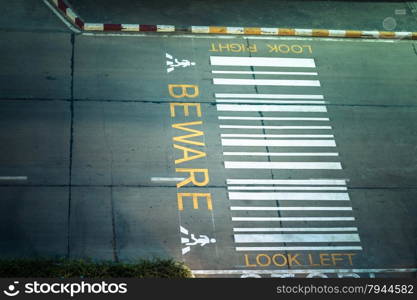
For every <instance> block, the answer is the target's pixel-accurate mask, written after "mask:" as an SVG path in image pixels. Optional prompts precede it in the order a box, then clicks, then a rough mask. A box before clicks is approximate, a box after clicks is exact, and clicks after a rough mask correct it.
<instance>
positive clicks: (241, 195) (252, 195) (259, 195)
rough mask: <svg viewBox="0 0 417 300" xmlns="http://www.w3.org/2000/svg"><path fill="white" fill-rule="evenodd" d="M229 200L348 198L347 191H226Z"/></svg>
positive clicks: (339, 199)
mask: <svg viewBox="0 0 417 300" xmlns="http://www.w3.org/2000/svg"><path fill="white" fill-rule="evenodd" d="M228 194H229V199H230V200H338V201H343V200H349V194H348V193H333V192H330V193H295V192H289V193H285V192H282V193H280V192H277V193H267V192H228Z"/></svg>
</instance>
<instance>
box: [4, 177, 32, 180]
mask: <svg viewBox="0 0 417 300" xmlns="http://www.w3.org/2000/svg"><path fill="white" fill-rule="evenodd" d="M0 180H28V177H27V176H0Z"/></svg>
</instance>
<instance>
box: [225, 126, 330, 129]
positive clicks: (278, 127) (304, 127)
mask: <svg viewBox="0 0 417 300" xmlns="http://www.w3.org/2000/svg"><path fill="white" fill-rule="evenodd" d="M219 127H220V128H221V129H317V130H324V129H325V130H329V129H332V126H254V125H219Z"/></svg>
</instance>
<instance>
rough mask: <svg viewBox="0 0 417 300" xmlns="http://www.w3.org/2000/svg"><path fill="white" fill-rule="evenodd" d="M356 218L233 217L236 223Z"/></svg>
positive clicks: (351, 218) (346, 219) (352, 218)
mask: <svg viewBox="0 0 417 300" xmlns="http://www.w3.org/2000/svg"><path fill="white" fill-rule="evenodd" d="M354 220H355V218H354V217H232V221H234V222H276V221H322V222H324V221H326V222H327V221H354Z"/></svg>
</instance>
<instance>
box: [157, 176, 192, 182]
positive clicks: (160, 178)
mask: <svg viewBox="0 0 417 300" xmlns="http://www.w3.org/2000/svg"><path fill="white" fill-rule="evenodd" d="M183 180H185V178H182V177H151V181H157V182H158V181H183Z"/></svg>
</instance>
